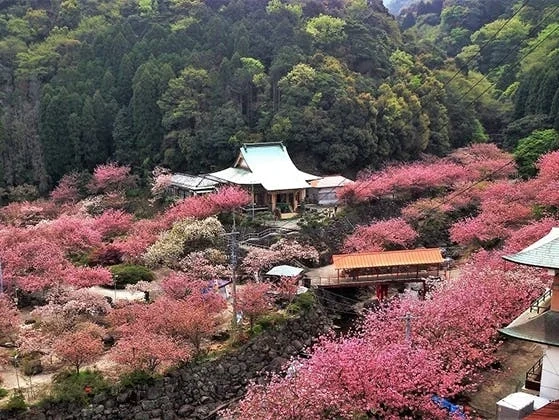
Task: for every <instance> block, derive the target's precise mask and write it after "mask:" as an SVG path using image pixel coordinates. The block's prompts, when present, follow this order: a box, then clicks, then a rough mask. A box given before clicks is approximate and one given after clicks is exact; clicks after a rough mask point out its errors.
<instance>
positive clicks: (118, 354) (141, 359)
mask: <svg viewBox="0 0 559 420" xmlns="http://www.w3.org/2000/svg"><path fill="white" fill-rule="evenodd" d="M109 355H110V357H111V359H113V360H114V361H116V362H117V363H119V364H120V365H121V366H124V367H125V368H126V369H127V370H145V371H149V372H156V371H158V372H162V371H164V370H165V369H167V368H169V367H170V366H172V365H175V364H177V363H179V362H185V361H187V360H188V359H189V358H190V353H189V352H188V349H187V348H185V347H184V346H183V345H181V343H179V342H177V341H176V340H174V339H173V338H171V337H169V336H167V335H164V334H158V333H156V332H153V331H149V330H148V331H146V330H143V329H141V328H139V327H138V328H137V329H135V330H134V331H133V332H131V333H130V334H128V335H126V336H124V337H123V338H121V339H120V340H118V342H117V343H116V345H115V347H113V349H111V351H110V353H109Z"/></svg>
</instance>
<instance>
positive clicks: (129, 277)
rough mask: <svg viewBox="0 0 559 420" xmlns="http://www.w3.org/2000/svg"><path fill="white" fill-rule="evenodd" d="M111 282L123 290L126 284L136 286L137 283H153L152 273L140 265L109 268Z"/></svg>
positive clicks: (120, 265)
mask: <svg viewBox="0 0 559 420" xmlns="http://www.w3.org/2000/svg"><path fill="white" fill-rule="evenodd" d="M110 270H111V273H112V275H113V281H115V282H116V286H117V287H118V288H124V286H126V285H127V284H136V283H138V282H139V281H153V280H154V279H155V275H154V274H153V272H152V271H151V270H150V269H148V268H146V267H144V266H141V265H133V264H118V265H113V266H112V267H110Z"/></svg>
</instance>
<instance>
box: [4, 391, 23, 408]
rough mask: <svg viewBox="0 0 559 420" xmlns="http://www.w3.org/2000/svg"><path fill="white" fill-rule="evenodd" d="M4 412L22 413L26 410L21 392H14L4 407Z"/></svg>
mask: <svg viewBox="0 0 559 420" xmlns="http://www.w3.org/2000/svg"><path fill="white" fill-rule="evenodd" d="M3 408H4V410H8V411H23V410H25V409H26V408H27V403H26V402H25V397H24V396H23V392H21V391H19V390H15V391H14V392H13V393H12V395H11V396H10V399H9V400H8V402H7V403H6V404H5V405H4V407H3Z"/></svg>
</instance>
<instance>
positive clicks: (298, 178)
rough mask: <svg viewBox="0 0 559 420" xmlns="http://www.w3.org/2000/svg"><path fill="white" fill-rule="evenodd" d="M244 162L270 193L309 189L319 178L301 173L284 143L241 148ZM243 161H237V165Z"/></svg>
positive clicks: (251, 145) (254, 144) (256, 144)
mask: <svg viewBox="0 0 559 420" xmlns="http://www.w3.org/2000/svg"><path fill="white" fill-rule="evenodd" d="M241 157H242V162H244V164H246V166H247V167H248V168H249V169H250V171H251V172H252V173H253V174H254V178H255V179H257V180H258V181H259V183H260V184H262V186H263V187H264V188H265V189H266V190H268V191H278V190H293V189H302V188H308V187H309V184H308V182H307V181H311V180H313V179H318V178H319V177H317V176H314V175H311V174H307V173H305V172H301V171H300V170H299V169H297V167H296V166H295V164H294V163H293V161H292V160H291V158H290V157H289V154H288V153H287V149H286V147H285V146H284V145H283V143H249V144H243V146H242V147H241ZM240 162H241V159H237V164H239V163H240Z"/></svg>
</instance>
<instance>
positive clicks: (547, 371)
mask: <svg viewBox="0 0 559 420" xmlns="http://www.w3.org/2000/svg"><path fill="white" fill-rule="evenodd" d="M540 397H543V398H547V399H548V400H551V401H554V400H558V399H559V348H557V347H549V346H546V349H545V354H544V356H543V363H542V380H541V387H540Z"/></svg>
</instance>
